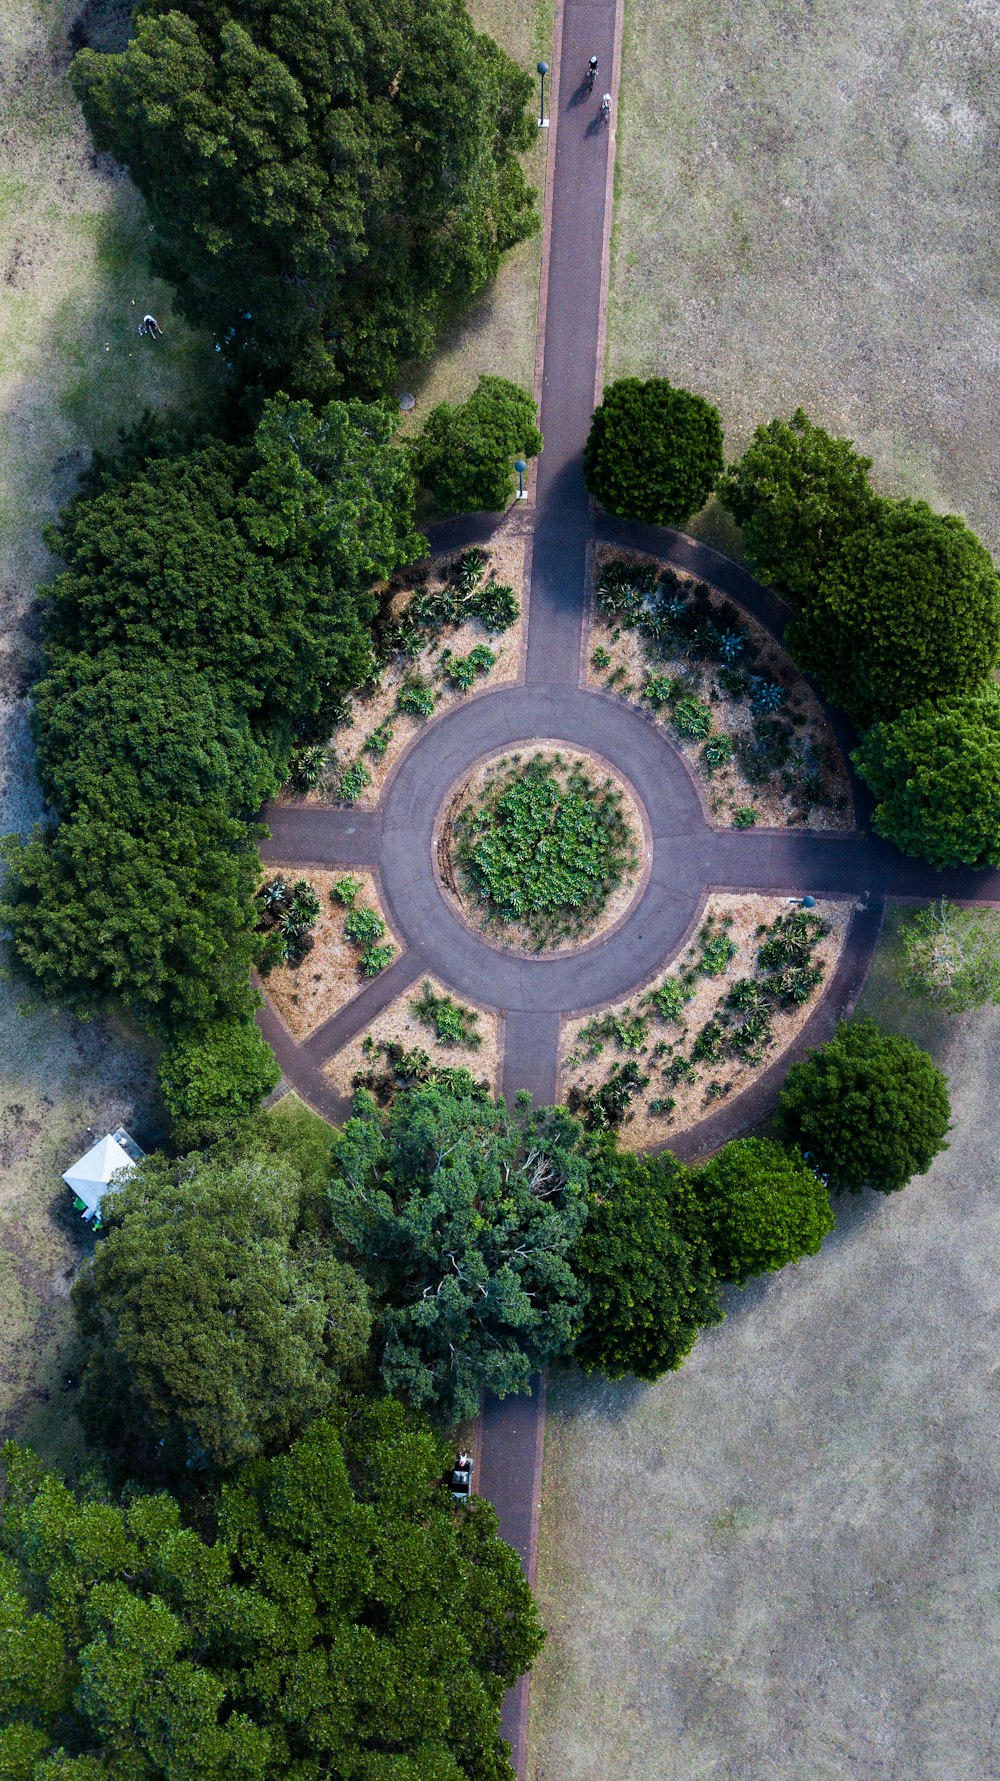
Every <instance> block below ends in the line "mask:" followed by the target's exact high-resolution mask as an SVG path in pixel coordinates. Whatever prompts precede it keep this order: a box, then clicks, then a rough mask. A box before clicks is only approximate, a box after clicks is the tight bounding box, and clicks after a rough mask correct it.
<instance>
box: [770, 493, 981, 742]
mask: <svg viewBox="0 0 1000 1781" xmlns="http://www.w3.org/2000/svg"><path fill="white" fill-rule="evenodd" d="M786 641H787V643H788V647H789V649H790V651H791V653H792V655H793V656H794V658H795V660H796V662H797V663H798V665H799V667H800V668H804V669H805V671H806V673H808V674H815V675H816V677H817V679H818V680H820V681H821V682H822V684H823V687H824V690H825V691H826V693H827V695H828V697H829V698H831V699H833V700H834V701H835V703H836V704H838V705H842V706H843V707H844V710H845V711H846V712H847V713H848V715H849V716H850V718H851V719H852V721H853V722H854V723H856V724H857V725H858V726H859V728H862V729H863V728H865V727H866V726H867V725H868V724H870V723H873V722H875V721H877V720H879V719H882V720H885V719H889V718H893V717H897V716H898V715H899V713H900V712H901V711H906V710H908V709H909V708H910V707H911V706H914V705H919V704H921V703H922V702H923V701H924V700H925V699H943V698H948V697H950V696H952V695H954V694H956V693H962V692H967V691H970V690H971V689H972V688H973V687H975V686H977V685H978V684H979V683H980V682H981V681H982V680H984V679H985V678H986V676H987V675H988V674H989V673H990V672H991V670H992V668H993V666H994V664H995V662H996V660H997V656H998V654H1000V577H998V575H997V572H996V569H995V567H994V564H993V559H992V557H991V556H990V554H989V551H988V550H987V549H986V548H985V546H984V545H982V544H981V543H980V542H979V539H978V538H977V537H976V535H975V533H974V532H971V531H970V530H969V528H968V526H967V525H966V524H965V521H964V520H961V519H958V518H957V517H956V516H955V515H954V514H938V513H933V512H932V511H931V509H930V508H929V507H928V505H927V503H926V502H925V501H879V502H878V503H877V504H876V507H875V510H874V513H873V517H872V519H871V521H870V523H869V524H868V525H866V526H863V527H862V528H861V529H860V530H859V531H856V532H854V533H852V534H851V535H850V536H849V537H847V538H845V539H844V541H843V543H842V544H841V546H840V549H839V551H838V552H837V553H836V555H835V556H834V557H833V558H832V559H831V560H830V562H829V563H828V565H827V567H826V569H825V571H824V573H823V576H822V578H821V580H820V583H819V586H818V587H817V589H816V591H815V593H814V594H812V595H810V597H809V598H808V600H806V601H805V602H804V603H803V605H802V606H801V607H800V609H799V611H798V612H796V614H795V616H794V618H793V619H792V622H791V624H790V625H789V627H788V633H787V638H786Z"/></svg>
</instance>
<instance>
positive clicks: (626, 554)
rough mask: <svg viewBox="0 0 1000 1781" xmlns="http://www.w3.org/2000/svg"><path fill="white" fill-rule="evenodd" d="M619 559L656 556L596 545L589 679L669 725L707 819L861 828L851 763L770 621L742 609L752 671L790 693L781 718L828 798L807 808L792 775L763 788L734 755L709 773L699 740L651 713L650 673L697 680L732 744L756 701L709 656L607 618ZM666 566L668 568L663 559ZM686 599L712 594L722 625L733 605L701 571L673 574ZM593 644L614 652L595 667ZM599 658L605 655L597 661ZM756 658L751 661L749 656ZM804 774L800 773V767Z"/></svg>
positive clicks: (745, 728) (729, 823)
mask: <svg viewBox="0 0 1000 1781" xmlns="http://www.w3.org/2000/svg"><path fill="white" fill-rule="evenodd" d="M613 560H623V561H627V562H636V563H648V562H650V561H652V559H651V558H649V557H646V556H642V555H641V554H640V553H639V552H636V551H629V550H623V549H620V548H619V547H617V546H612V545H606V544H598V545H597V546H596V547H595V549H594V552H593V576H592V587H591V611H590V620H589V627H588V633H587V642H586V659H587V681H588V684H589V685H590V686H598V687H602V688H603V689H605V690H610V691H612V692H614V693H615V695H616V696H617V697H618V698H622V699H625V700H626V701H627V703H628V704H630V705H634V706H636V707H637V708H638V709H640V710H641V711H643V712H644V713H645V714H646V715H647V716H648V717H649V720H650V722H651V723H659V724H662V725H663V727H664V728H665V729H666V730H667V733H668V734H669V736H670V739H671V742H672V743H673V745H674V747H675V748H678V749H679V750H680V752H681V753H682V754H683V755H684V756H685V758H686V760H687V761H688V763H689V765H690V766H691V769H692V773H693V776H694V779H695V783H696V785H697V787H698V792H699V795H700V797H701V801H702V804H703V806H704V808H705V814H706V816H707V818H708V820H709V821H710V822H712V823H714V824H715V825H716V826H717V827H720V828H732V827H733V826H734V822H733V818H734V813H735V812H736V811H737V810H740V809H746V808H749V809H752V810H753V811H755V812H756V822H757V823H758V824H759V825H760V826H761V827H763V828H787V827H792V826H797V827H801V828H808V829H850V828H853V826H854V810H853V800H852V798H851V785H850V776H849V773H848V769H847V764H846V762H845V760H844V757H843V755H842V754H841V752H840V749H839V748H838V747H837V742H836V739H835V737H834V734H833V730H832V729H831V727H830V724H829V721H828V719H827V717H826V715H825V713H824V711H823V707H822V705H821V704H820V702H819V699H818V698H817V697H816V694H815V693H814V692H813V690H812V688H811V687H810V685H809V683H808V682H807V681H806V680H805V679H804V677H803V676H802V675H801V674H800V673H799V671H798V669H797V668H796V666H795V664H794V662H793V661H792V659H791V657H790V656H789V654H788V652H787V650H785V649H783V648H782V647H781V645H780V644H779V643H776V642H775V641H774V638H773V637H771V636H770V635H769V634H768V632H767V631H765V629H764V627H763V625H761V624H758V622H757V620H756V619H754V618H751V617H750V615H749V614H748V613H746V612H743V611H742V610H740V611H739V627H740V629H742V630H744V631H745V632H746V633H747V640H748V645H749V650H750V651H752V654H753V672H754V673H755V674H759V675H761V676H762V677H764V678H766V679H768V680H771V681H773V682H774V683H775V684H776V685H780V686H782V687H783V688H785V689H786V691H787V697H786V701H785V703H784V705H782V706H781V708H780V710H779V711H778V712H777V714H776V715H777V716H778V717H780V718H782V719H788V720H790V722H791V724H792V729H793V733H794V746H795V748H796V750H798V751H802V750H808V751H809V755H810V759H811V760H814V761H815V763H816V771H817V773H818V775H819V779H820V783H821V786H822V801H821V802H817V803H813V804H807V803H806V802H805V801H804V800H803V798H802V797H801V795H800V794H799V792H798V790H797V787H796V783H795V780H794V779H793V778H790V779H789V781H788V782H787V783H785V781H784V778H783V773H782V772H781V771H778V772H777V773H775V774H774V775H773V776H772V777H771V779H770V780H769V781H768V782H767V783H766V784H764V785H753V784H751V782H750V781H749V780H748V778H747V777H746V774H745V773H744V772H743V771H742V769H741V767H740V763H739V759H738V757H737V756H736V755H734V757H733V759H732V760H731V761H730V762H729V763H728V765H725V766H721V767H717V768H715V769H714V770H713V771H712V772H711V773H709V772H708V771H707V770H706V768H705V766H704V764H703V762H702V760H701V748H702V744H701V742H695V741H687V740H685V739H683V738H682V737H679V736H678V735H677V734H676V733H675V731H674V729H673V726H672V725H671V723H670V717H669V712H667V711H663V712H662V713H660V714H659V715H657V714H656V713H654V710H653V708H652V706H651V705H650V704H649V703H648V701H646V700H644V699H643V698H642V697H641V693H642V687H643V684H644V682H645V679H646V675H647V673H648V672H653V673H658V674H666V675H669V676H671V677H675V676H678V675H681V674H684V675H686V676H690V677H692V687H691V690H692V691H693V692H694V693H695V694H696V696H697V697H698V698H700V699H703V700H704V701H706V702H707V704H708V705H709V706H710V708H711V713H712V723H713V731H714V733H717V734H721V735H726V736H729V737H731V738H732V740H733V742H734V743H738V742H739V741H740V739H749V738H750V737H751V736H752V716H753V713H752V709H751V705H750V701H749V699H746V698H742V699H734V698H731V697H730V696H729V695H728V694H727V692H726V691H725V688H724V687H723V686H722V685H721V684H720V681H719V665H718V664H717V663H715V662H711V661H697V662H695V661H691V660H685V659H683V658H682V657H680V656H669V655H666V656H665V655H661V654H660V653H659V651H657V650H656V649H655V648H651V647H650V646H649V644H648V643H647V642H646V640H645V638H644V637H642V636H641V635H640V633H639V632H638V631H631V630H626V629H624V628H623V627H620V626H617V625H615V624H612V623H609V622H608V620H607V619H605V618H604V617H603V616H602V615H601V613H600V612H598V611H597V609H596V606H595V604H594V600H593V587H594V586H595V585H596V582H597V578H598V577H599V575H600V572H601V569H602V568H603V567H604V565H605V563H608V562H611V561H613ZM661 567H662V564H661ZM673 573H674V574H675V575H676V576H677V580H678V581H679V582H680V584H681V588H682V589H683V590H684V591H685V593H686V594H687V596H688V598H690V595H691V593H692V592H693V590H694V589H695V588H696V587H703V588H705V589H706V592H707V601H708V606H709V609H710V611H711V613H712V614H713V615H715V616H717V617H718V619H719V628H720V629H724V628H725V626H724V624H723V622H722V617H721V615H722V612H723V608H724V607H726V606H729V607H730V608H732V606H733V604H734V603H733V602H732V601H731V600H729V599H728V598H727V596H726V595H724V594H722V593H720V592H719V590H718V589H717V588H713V587H710V586H709V585H708V583H706V582H700V581H699V580H698V578H697V577H696V576H693V575H685V574H684V573H683V572H681V571H677V570H675V571H673ZM595 650H600V651H603V652H604V654H605V655H606V656H607V657H608V658H610V659H609V660H608V661H607V662H606V663H604V665H603V666H600V665H599V666H596V667H595V665H594V659H593V658H594V652H595ZM598 659H599V662H600V660H601V658H600V657H599V658H598ZM748 659H749V658H748ZM800 774H801V769H800Z"/></svg>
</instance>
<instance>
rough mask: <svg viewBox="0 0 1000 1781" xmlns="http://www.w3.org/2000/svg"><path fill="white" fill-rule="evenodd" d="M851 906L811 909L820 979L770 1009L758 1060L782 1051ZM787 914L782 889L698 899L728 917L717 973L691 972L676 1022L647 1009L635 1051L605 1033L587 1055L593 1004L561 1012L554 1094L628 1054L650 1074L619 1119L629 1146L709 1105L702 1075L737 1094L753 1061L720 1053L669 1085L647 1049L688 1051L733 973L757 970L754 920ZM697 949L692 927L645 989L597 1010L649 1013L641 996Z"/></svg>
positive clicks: (672, 1128)
mask: <svg viewBox="0 0 1000 1781" xmlns="http://www.w3.org/2000/svg"><path fill="white" fill-rule="evenodd" d="M853 908H854V905H853V904H852V903H849V902H833V901H832V900H824V902H823V903H822V905H821V906H820V907H819V908H818V909H817V910H816V914H817V915H821V916H822V918H823V920H824V921H825V922H826V923H827V925H828V928H829V933H828V934H826V935H825V936H824V938H823V939H822V940H820V941H819V943H818V944H817V946H816V950H815V952H814V954H813V959H814V962H815V963H816V964H817V965H820V966H821V967H822V969H823V983H821V984H820V985H819V986H818V987H817V988H816V989H815V990H814V991H813V994H812V995H811V996H810V997H809V1000H808V1001H807V1002H805V1003H803V1005H802V1006H801V1007H800V1008H796V1007H789V1008H782V1009H779V1010H777V1011H776V1012H775V1014H774V1044H773V1045H772V1046H771V1047H770V1049H769V1050H768V1051H767V1052H766V1053H765V1056H764V1063H766V1064H772V1063H774V1062H775V1061H776V1059H778V1058H780V1056H781V1054H782V1052H783V1051H787V1050H788V1047H789V1045H791V1043H792V1040H793V1039H794V1038H795V1037H796V1036H797V1034H798V1033H799V1032H800V1031H801V1030H802V1027H803V1026H804V1024H805V1022H806V1021H807V1020H808V1018H809V1016H810V1014H811V1013H812V1011H813V1009H814V1008H815V1006H816V1003H817V1002H818V1000H819V998H820V996H821V995H822V993H823V985H824V984H826V983H828V982H829V980H830V978H831V977H832V975H833V973H834V971H835V970H836V968H837V961H838V959H839V957H840V954H841V952H842V950H843V945H844V940H845V938H846V935H847V929H848V926H849V924H850V919H851V914H852V912H853ZM787 914H788V900H787V898H786V897H765V896H714V897H709V899H708V901H707V903H706V904H705V914H704V920H705V921H710V920H711V921H714V922H715V923H716V924H717V925H718V926H719V931H722V930H721V924H722V923H723V922H724V921H728V922H729V924H730V925H729V926H728V927H726V929H725V932H726V933H727V935H728V937H729V939H730V940H731V941H732V942H733V945H734V946H735V947H736V953H735V954H734V956H733V959H732V961H731V963H730V964H729V965H728V966H727V968H726V971H725V972H724V974H723V975H722V976H721V977H706V976H701V977H699V978H697V980H696V987H695V990H694V995H693V996H692V998H691V1000H690V1001H689V1002H688V1003H686V1004H685V1007H684V1013H683V1015H682V1017H681V1020H680V1021H679V1022H674V1021H665V1020H662V1019H659V1018H658V1017H657V1016H656V1014H655V1012H654V1013H653V1014H652V1019H651V1021H650V1030H649V1038H648V1041H647V1044H646V1045H645V1046H644V1048H643V1051H642V1053H636V1052H634V1051H627V1050H626V1049H625V1047H624V1046H623V1045H621V1044H620V1043H619V1042H618V1040H617V1039H614V1038H612V1039H606V1040H604V1041H603V1049H602V1051H601V1053H600V1055H599V1056H598V1057H597V1058H594V1057H588V1056H587V1049H588V1047H587V1042H586V1040H584V1039H581V1032H582V1029H583V1028H585V1027H587V1026H588V1025H589V1024H590V1022H591V1021H592V1020H593V1019H594V1018H595V1015H594V1012H593V1010H591V1011H590V1012H588V1013H587V1014H586V1015H584V1016H583V1017H582V1018H581V1019H578V1020H564V1021H563V1023H562V1028H561V1031H560V1035H559V1063H560V1087H559V1099H560V1100H561V1101H565V1100H566V1099H567V1096H568V1095H569V1092H570V1090H571V1089H572V1088H574V1087H580V1088H585V1087H586V1086H587V1085H589V1084H592V1085H593V1086H595V1087H598V1086H600V1084H601V1083H602V1082H603V1081H605V1079H606V1078H607V1075H608V1073H609V1070H610V1068H611V1066H612V1065H614V1064H621V1063H624V1062H626V1060H627V1059H629V1058H634V1059H636V1061H637V1062H638V1063H639V1065H640V1067H641V1069H642V1073H643V1075H648V1076H649V1078H650V1081H649V1086H648V1087H647V1088H646V1089H645V1090H644V1091H643V1093H642V1094H640V1095H637V1096H636V1098H635V1100H634V1101H633V1102H632V1106H631V1108H630V1110H629V1112H628V1114H627V1115H626V1118H625V1120H624V1123H623V1124H622V1126H621V1131H620V1136H621V1141H622V1143H623V1144H624V1145H625V1146H626V1147H627V1148H628V1149H629V1150H643V1149H645V1148H646V1147H647V1146H648V1145H653V1144H663V1143H669V1142H670V1140H671V1139H672V1138H674V1137H676V1135H677V1134H678V1133H679V1132H683V1131H686V1129H687V1127H688V1126H691V1125H694V1124H695V1123H696V1122H697V1121H698V1120H699V1119H703V1118H704V1117H705V1114H706V1113H710V1112H711V1111H712V1107H713V1105H714V1103H715V1099H716V1098H721V1096H719V1097H716V1096H712V1095H710V1094H709V1092H708V1085H709V1083H710V1082H711V1083H713V1084H715V1085H717V1086H718V1087H719V1088H721V1089H722V1090H723V1091H724V1093H725V1094H726V1095H728V1096H730V1097H731V1098H736V1097H738V1096H739V1095H740V1094H742V1092H743V1090H744V1089H747V1088H750V1087H752V1085H753V1080H754V1066H753V1065H751V1064H750V1063H749V1062H747V1061H746V1059H743V1058H739V1057H731V1056H727V1057H724V1058H722V1059H720V1060H718V1061H713V1062H712V1063H701V1064H699V1065H698V1067H697V1070H696V1072H695V1080H694V1081H693V1082H680V1083H678V1084H676V1086H674V1085H672V1084H671V1083H669V1082H668V1081H666V1080H665V1078H664V1075H663V1065H662V1064H660V1063H657V1062H656V1061H655V1060H654V1059H653V1058H652V1057H651V1056H650V1053H651V1052H652V1049H653V1047H654V1045H656V1043H657V1042H658V1041H662V1042H667V1043H669V1045H670V1049H671V1052H674V1051H675V1050H676V1052H677V1053H678V1055H679V1054H681V1053H686V1054H688V1055H690V1050H691V1042H692V1041H693V1040H694V1038H695V1036H696V1034H697V1033H699V1032H700V1031H701V1028H702V1027H703V1026H704V1025H705V1023H706V1021H709V1020H711V1018H712V1016H713V1015H714V1013H715V1010H716V1008H717V1006H718V1004H719V1003H720V1002H721V1001H724V999H725V996H726V994H727V992H728V990H729V988H730V986H731V985H732V984H733V983H734V982H735V980H736V979H737V978H738V977H753V976H755V975H757V966H756V957H757V951H758V949H759V947H760V945H761V941H762V938H763V937H762V936H761V935H759V934H758V932H757V930H758V928H760V927H769V926H770V925H771V924H772V923H773V922H774V921H775V919H776V918H777V917H778V916H780V915H787ZM699 926H700V924H699ZM700 950H701V948H700V946H699V942H698V934H697V933H695V934H694V935H693V937H692V939H691V942H690V944H689V945H688V946H687V947H685V949H684V951H683V953H681V954H680V955H679V956H678V957H677V958H674V959H672V960H671V961H670V963H669V965H667V966H665V967H664V969H663V970H661V971H658V972H657V974H656V976H655V977H654V978H653V979H652V981H651V982H650V983H649V984H648V986H647V988H646V989H645V990H643V991H642V992H641V993H640V994H639V995H633V996H631V997H630V998H629V1000H628V1001H626V1002H615V1003H614V1004H613V1005H611V1006H609V1007H608V1008H606V1009H602V1010H600V1013H602V1014H604V1013H611V1014H623V1013H625V1012H626V1011H627V1010H629V1009H631V1010H632V1012H633V1013H640V1014H649V1013H650V1012H651V1011H650V1010H649V1009H648V1008H644V1007H643V1006H642V1002H643V996H644V995H645V994H647V993H648V992H649V991H651V990H654V989H657V988H659V986H660V984H661V983H663V982H664V981H665V980H666V979H667V978H668V977H674V976H676V975H677V973H678V972H679V971H680V970H681V969H683V967H684V966H685V965H686V964H687V963H689V962H691V961H693V960H694V959H695V958H696V956H697V955H698V953H699V952H700ZM657 1099H659V1100H663V1099H670V1100H672V1101H673V1102H674V1106H673V1109H672V1111H671V1112H669V1113H664V1112H661V1111H654V1110H653V1108H652V1105H651V1103H652V1102H653V1101H654V1100H657Z"/></svg>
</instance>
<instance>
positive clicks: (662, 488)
mask: <svg viewBox="0 0 1000 1781" xmlns="http://www.w3.org/2000/svg"><path fill="white" fill-rule="evenodd" d="M583 467H584V475H585V477H586V481H587V487H588V489H589V490H590V492H591V494H592V495H596V497H597V499H598V500H599V501H600V503H601V505H602V507H606V508H607V509H608V512H609V513H618V514H621V515H622V517H623V518H624V519H641V520H649V521H652V522H653V523H655V524H657V525H661V526H676V525H680V524H681V523H682V521H684V520H686V519H689V518H690V517H691V515H692V514H693V513H697V512H698V509H699V508H700V507H703V506H704V505H705V502H706V501H707V500H708V497H709V495H710V494H711V493H712V490H713V489H714V487H715V485H716V483H717V482H718V480H719V477H720V476H721V475H722V470H723V457H722V422H721V421H720V419H719V412H718V409H716V408H713V407H712V404H711V402H706V400H705V398H704V396H696V395H693V394H692V393H691V391H690V390H679V389H675V388H674V386H673V384H671V383H668V381H667V379H666V378H665V377H649V378H646V379H645V381H643V379H641V378H638V377H620V378H618V380H617V381H616V382H615V383H611V384H608V386H607V388H606V390H605V391H604V399H603V401H602V402H601V404H600V407H598V408H596V409H595V410H594V418H593V420H592V421H591V423H590V432H589V434H588V436H587V443H586V446H585V447H584V453H583Z"/></svg>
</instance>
